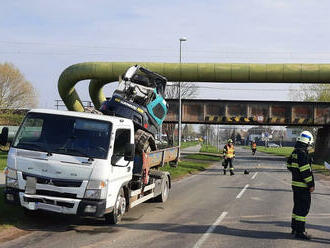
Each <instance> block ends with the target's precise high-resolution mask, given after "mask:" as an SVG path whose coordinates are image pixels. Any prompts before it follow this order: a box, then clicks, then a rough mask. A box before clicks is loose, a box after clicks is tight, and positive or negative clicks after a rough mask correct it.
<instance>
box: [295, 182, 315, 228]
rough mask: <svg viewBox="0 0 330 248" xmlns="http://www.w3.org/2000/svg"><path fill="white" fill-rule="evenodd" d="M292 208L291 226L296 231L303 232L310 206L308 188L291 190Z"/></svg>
mask: <svg viewBox="0 0 330 248" xmlns="http://www.w3.org/2000/svg"><path fill="white" fill-rule="evenodd" d="M293 203H294V205H293V210H292V220H291V228H292V230H293V231H296V232H297V233H303V232H305V222H306V216H307V214H308V212H309V209H310V206H311V193H310V192H309V190H308V189H305V188H302V189H294V190H293Z"/></svg>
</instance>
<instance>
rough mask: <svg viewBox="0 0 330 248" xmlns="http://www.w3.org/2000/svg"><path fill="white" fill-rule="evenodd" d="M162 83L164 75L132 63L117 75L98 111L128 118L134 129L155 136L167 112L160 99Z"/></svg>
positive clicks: (162, 96)
mask: <svg viewBox="0 0 330 248" xmlns="http://www.w3.org/2000/svg"><path fill="white" fill-rule="evenodd" d="M166 83H167V79H166V78H165V77H163V76H161V75H159V74H157V73H155V72H151V71H149V70H147V69H146V68H143V67H141V66H138V65H135V66H132V67H130V68H128V70H127V71H126V72H125V73H124V75H122V76H121V78H120V79H119V85H118V87H117V89H116V90H115V92H114V94H113V96H112V98H111V99H110V100H107V101H105V102H104V103H103V104H102V106H101V109H100V111H101V112H102V113H104V114H109V115H116V116H121V117H124V118H129V119H132V120H133V122H134V124H135V125H136V127H137V128H136V129H142V130H144V131H147V132H148V133H151V134H152V135H153V136H155V134H156V133H157V130H158V128H159V126H160V125H162V123H163V121H164V119H165V117H166V114H167V112H168V105H167V103H166V101H165V99H164V98H165V88H166Z"/></svg>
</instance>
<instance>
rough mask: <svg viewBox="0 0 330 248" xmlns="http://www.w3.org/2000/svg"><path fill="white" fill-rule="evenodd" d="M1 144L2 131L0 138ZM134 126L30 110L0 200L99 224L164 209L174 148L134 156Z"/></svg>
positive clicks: (174, 159)
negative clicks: (158, 205) (156, 205)
mask: <svg viewBox="0 0 330 248" xmlns="http://www.w3.org/2000/svg"><path fill="white" fill-rule="evenodd" d="M0 138H1V141H0V143H4V142H5V141H6V132H2V135H0ZM134 146H135V144H134V124H133V122H132V120H129V119H126V118H121V117H114V116H106V115H96V114H90V113H81V112H72V111H59V110H42V109H35V110H31V111H29V112H28V113H27V115H26V117H25V119H24V120H23V122H22V124H21V126H20V128H19V130H18V132H17V134H16V136H15V138H14V140H13V142H12V143H11V146H10V150H9V152H8V160H7V167H6V169H5V174H6V188H5V200H6V202H7V203H13V204H17V205H21V206H22V207H24V208H25V210H26V211H27V212H32V211H35V210H45V211H51V212H57V213H63V214H72V215H80V216H95V217H105V220H106V222H107V223H111V224H116V223H117V222H118V221H120V219H121V217H122V216H123V215H124V213H125V212H126V211H128V209H129V208H132V207H134V206H136V205H138V204H140V203H142V202H145V201H146V200H149V199H151V198H154V199H156V200H159V201H161V202H165V201H166V200H167V198H168V194H169V190H170V188H171V178H170V174H169V173H168V172H163V171H160V170H159V168H160V167H162V166H163V165H164V164H166V163H171V164H177V161H178V156H179V147H173V148H167V149H164V150H157V151H153V152H150V153H143V154H142V156H141V155H140V156H138V155H136V154H135V149H134Z"/></svg>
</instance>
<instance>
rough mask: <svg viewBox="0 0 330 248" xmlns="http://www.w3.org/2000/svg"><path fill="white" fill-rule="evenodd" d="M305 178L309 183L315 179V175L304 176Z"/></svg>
mask: <svg viewBox="0 0 330 248" xmlns="http://www.w3.org/2000/svg"><path fill="white" fill-rule="evenodd" d="M304 180H305V182H306V183H309V182H311V181H313V177H312V176H310V177H306V178H304Z"/></svg>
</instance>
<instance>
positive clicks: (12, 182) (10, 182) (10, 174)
mask: <svg viewBox="0 0 330 248" xmlns="http://www.w3.org/2000/svg"><path fill="white" fill-rule="evenodd" d="M5 175H6V187H10V188H18V180H17V171H16V170H13V169H10V168H8V167H6V169H5Z"/></svg>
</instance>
